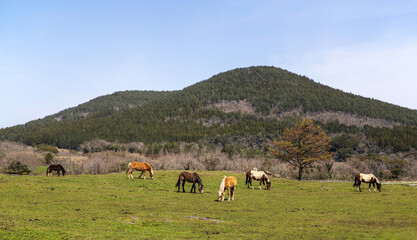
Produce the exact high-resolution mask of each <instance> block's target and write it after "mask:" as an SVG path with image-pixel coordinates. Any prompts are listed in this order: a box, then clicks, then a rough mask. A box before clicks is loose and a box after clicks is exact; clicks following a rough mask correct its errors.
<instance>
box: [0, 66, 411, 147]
mask: <svg viewBox="0 0 417 240" xmlns="http://www.w3.org/2000/svg"><path fill="white" fill-rule="evenodd" d="M306 116H307V117H311V118H313V119H314V120H316V121H317V122H318V123H321V124H322V125H323V127H324V129H325V130H326V131H328V132H329V133H337V134H342V133H347V134H359V133H361V134H364V135H366V136H367V137H368V138H372V137H374V138H377V139H376V140H374V141H379V140H381V138H389V137H390V136H391V135H390V134H394V131H399V132H400V133H401V134H406V138H407V139H408V140H406V141H408V143H407V146H404V147H402V148H401V149H409V148H411V147H415V146H414V144H416V142H417V141H414V138H415V136H414V135H413V134H415V132H414V131H415V127H414V126H417V111H415V110H411V109H407V108H403V107H399V106H396V105H393V104H389V103H385V102H381V101H378V100H375V99H369V98H364V97H361V96H357V95H353V94H349V93H345V92H343V91H340V90H336V89H333V88H331V87H328V86H325V85H322V84H319V83H317V82H315V81H313V80H311V79H309V78H307V77H305V76H300V75H297V74H294V73H291V72H289V71H286V70H283V69H280V68H275V67H248V68H239V69H235V70H231V71H227V72H224V73H220V74H217V75H215V76H213V77H211V78H210V79H208V80H205V81H202V82H199V83H196V84H194V85H192V86H189V87H187V88H184V89H183V90H181V91H171V92H156V91H126V92H116V93H114V94H111V95H107V96H102V97H98V98H96V99H93V100H91V101H90V102H87V103H85V104H81V105H79V106H77V107H75V108H70V109H67V110H64V111H61V112H59V113H57V114H54V115H51V116H48V117H46V118H44V119H41V120H36V121H32V122H29V123H27V124H25V125H19V126H15V127H11V128H6V129H1V130H0V139H3V140H4V139H9V140H12V141H19V142H23V143H26V144H29V145H37V144H50V145H55V146H58V147H63V148H77V147H78V146H79V145H80V144H81V143H83V142H86V141H90V140H93V139H105V140H108V141H119V142H145V143H152V142H162V141H165V142H168V141H171V142H178V141H186V142H195V141H201V140H204V139H211V141H214V142H216V141H226V140H224V139H229V140H227V141H230V139H234V140H233V141H237V142H239V141H242V139H243V140H244V141H245V142H246V144H248V145H257V146H260V145H261V144H263V143H264V142H265V141H266V140H267V139H269V140H270V139H273V138H276V137H277V136H278V134H279V132H281V131H282V130H283V129H284V128H285V127H289V126H291V124H292V123H293V122H294V120H295V119H297V118H299V117H306ZM404 132H406V133H404ZM396 134H397V135H398V132H397V133H396ZM401 134H400V135H401ZM415 135H416V136H417V134H415ZM410 137H411V138H410ZM222 139H223V140H222ZM389 141H392V140H386V141H385V140H384V143H383V144H382V143H381V146H384V147H392V146H391V145H390V144H389V143H388V142H389ZM396 141H397V142H398V137H397V140H396ZM410 141H411V142H410ZM413 141H414V142H413Z"/></svg>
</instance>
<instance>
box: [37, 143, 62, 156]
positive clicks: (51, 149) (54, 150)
mask: <svg viewBox="0 0 417 240" xmlns="http://www.w3.org/2000/svg"><path fill="white" fill-rule="evenodd" d="M38 150H39V151H44V152H51V153H55V154H56V153H58V152H59V151H58V148H57V147H55V146H51V145H45V144H42V145H39V146H38Z"/></svg>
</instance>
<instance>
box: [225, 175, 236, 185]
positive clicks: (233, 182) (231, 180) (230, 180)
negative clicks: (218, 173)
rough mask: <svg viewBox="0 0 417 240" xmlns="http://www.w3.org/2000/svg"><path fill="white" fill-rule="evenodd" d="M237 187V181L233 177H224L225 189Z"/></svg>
mask: <svg viewBox="0 0 417 240" xmlns="http://www.w3.org/2000/svg"><path fill="white" fill-rule="evenodd" d="M236 185H237V180H236V178H235V177H234V176H230V177H226V179H225V181H224V187H225V188H231V187H234V186H236Z"/></svg>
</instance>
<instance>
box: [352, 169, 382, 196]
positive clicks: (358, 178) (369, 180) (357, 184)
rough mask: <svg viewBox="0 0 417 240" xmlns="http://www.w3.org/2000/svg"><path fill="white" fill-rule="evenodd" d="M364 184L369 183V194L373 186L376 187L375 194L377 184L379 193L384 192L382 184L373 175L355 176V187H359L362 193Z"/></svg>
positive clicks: (361, 174) (359, 174)
mask: <svg viewBox="0 0 417 240" xmlns="http://www.w3.org/2000/svg"><path fill="white" fill-rule="evenodd" d="M362 182H364V183H369V189H368V191H369V192H371V184H372V185H373V186H374V191H375V192H376V189H375V184H376V187H377V188H378V191H380V192H381V191H382V189H381V182H380V181H379V180H378V178H376V177H375V175H373V174H364V173H358V174H357V175H356V176H355V183H354V184H353V187H358V191H361V192H362V189H361V183H362Z"/></svg>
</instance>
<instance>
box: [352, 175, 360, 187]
mask: <svg viewBox="0 0 417 240" xmlns="http://www.w3.org/2000/svg"><path fill="white" fill-rule="evenodd" d="M356 186H359V180H358V175H355V182H354V183H353V187H356Z"/></svg>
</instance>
